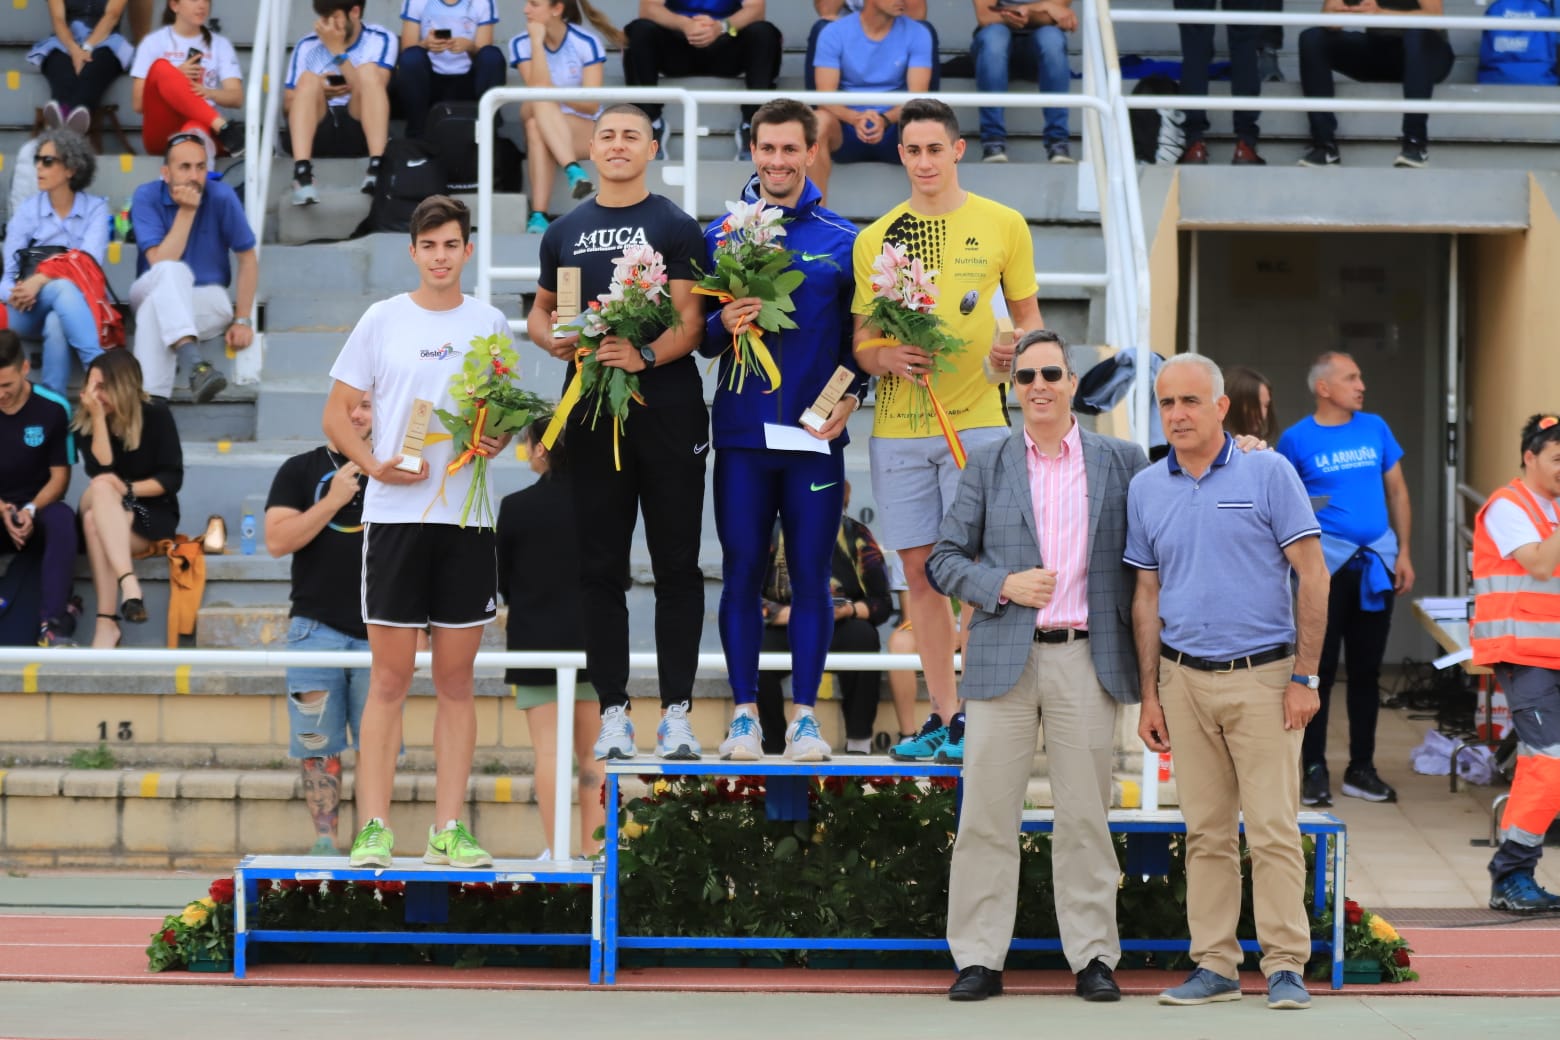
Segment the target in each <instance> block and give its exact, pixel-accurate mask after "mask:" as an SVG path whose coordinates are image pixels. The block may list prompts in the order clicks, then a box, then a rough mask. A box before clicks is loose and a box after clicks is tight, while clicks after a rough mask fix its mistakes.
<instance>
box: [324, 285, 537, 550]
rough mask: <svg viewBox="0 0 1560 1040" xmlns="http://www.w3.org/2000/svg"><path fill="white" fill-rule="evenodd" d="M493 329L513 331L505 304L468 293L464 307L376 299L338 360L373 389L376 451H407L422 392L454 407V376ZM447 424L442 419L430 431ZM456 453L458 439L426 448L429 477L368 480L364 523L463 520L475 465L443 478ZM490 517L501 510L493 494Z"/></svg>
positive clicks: (350, 380) (354, 382)
mask: <svg viewBox="0 0 1560 1040" xmlns="http://www.w3.org/2000/svg"><path fill="white" fill-rule="evenodd" d="M494 333H499V334H502V335H503V336H505V337H508V336H509V323H508V321H507V320H506V319H505V318H504V315H503V313H502V312H501V311H499V310H498V308H496V307H493V306H490V305H488V304H486V303H482V302H481V301H479V300H474V299H472V298H471V297H470V296H465V297H462V302H461V305H460V306H459V307H456V308H455V309H453V310H448V311H430V310H426V309H425V308H423V307H419V306H418V305H417V304H416V303H414V302H412V297H411V295H410V294H409V293H402V294H401V295H399V296H392V297H391V298H390V299H388V300H382V301H380V302H379V303H376V304H374V305H373V306H372V307H370V308H369V309H368V310H367V311H366V312H364V314H363V317H361V318H359V319H358V323H357V326H356V327H355V328H354V329H353V330H352V335H350V336H348V337H347V344H346V346H344V347H342V348H341V355H340V356H339V357H337V358H336V363H335V364H334V365H332V366H331V369H330V375H331V378H332V379H337V380H340V381H341V382H343V383H346V384H347V385H348V386H350V387H354V388H356V389H358V390H372V391H373V393H374V429H375V430H376V431H378V433H377V436H375V437H374V457H375V458H377V459H379V460H381V461H388V460H390V459H393V458H395V457H396V456H397V455H399V454H401V441H402V440H403V439H404V438H405V436H406V423H407V420H408V418H410V416H411V414H412V402H413V401H414V400H417V399H418V398H421V399H422V400H424V401H432V402H433V406H434V407H435V408H442V409H444V410H445V411H448V412H454V411H455V410H456V408H455V401H454V399H453V398H452V397H451V396H450V379H451V378H452V377H453V376H454V375H455V374H456V373H458V372H459V371H460V369H461V363H462V362H463V361H464V360H465V356H466V351H468V350H470V349H471V341H472V340H473V339H475V338H476V337H478V336H490V335H493V334H494ZM442 429H443V427H442V426H441V425H440V423H439V420H438V417H437V416H435V417H434V419H433V421H432V422H431V423H430V424H429V425H428V431H429V432H430V433H438V432H440V431H441V430H442ZM454 458H455V445H454V443H453V441H450V440H441V441H440V442H439V443H437V444H429V445H426V446H425V447H424V448H423V462H424V464H425V465H426V466H427V467H428V473H429V476H428V479H427V480H423V481H420V482H418V483H416V484H383V483H380V482H379V481H377V480H370V481H369V482H368V493H367V494H366V495H365V496H364V498H363V521H364V522H365V523H372V524H416V523H430V524H458V523H460V511H461V505H462V504H463V503H464V502H465V501H466V492H467V491H468V490H470V488H471V466H469V465H467V466H463V467H461V469H460V470H459V471H458V472H456V473H455V474H453V475H452V476H450V477H449V478H448V479H447V480H445V481H444V497H443V498H440V497H439V481H440V480H441V479H442V478H443V477H444V467H445V466H447V465H449V463H450V462H451V461H452V460H453V459H454ZM488 506H489V515H496V512H497V511H496V510H495V509H494V508H493V503H492V501H491V494H490V495H489V502H488Z"/></svg>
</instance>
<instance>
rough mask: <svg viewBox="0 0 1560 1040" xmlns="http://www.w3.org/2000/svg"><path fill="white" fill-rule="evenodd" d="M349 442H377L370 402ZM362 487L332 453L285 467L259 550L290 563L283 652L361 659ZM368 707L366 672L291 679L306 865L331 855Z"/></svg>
mask: <svg viewBox="0 0 1560 1040" xmlns="http://www.w3.org/2000/svg"><path fill="white" fill-rule="evenodd" d="M350 418H351V420H352V430H353V433H354V434H356V435H357V436H358V439H360V440H362V441H364V442H365V443H366V442H368V441H369V439H370V438H371V437H373V435H374V414H373V405H372V404H371V403H370V395H369V394H364V395H363V399H362V400H361V401H360V402H359V403H358V404H357V406H356V407H354V408H353V409H352V411H351V413H350ZM367 486H368V478H367V477H365V476H364V475H363V471H362V470H361V469H359V468H358V465H357V463H355V462H353V461H352V460H351V459H349V458H347V456H346V455H345V454H343V453H342V452H341V450H340V449H339V448H338V447H337V446H336V445H334V444H331V443H329V442H326V443H325V444H322V445H320V446H319V447H317V448H313V449H311V450H310V451H306V452H304V453H303V454H301V455H294V456H293V457H292V458H290V459H288V460H287V461H286V462H284V463H282V468H281V469H279V470H277V472H276V476H275V478H273V479H272V481H271V494H270V496H269V497H267V499H266V502H265V548H266V551H267V552H269V553H270V554H271V555H272V556H273V557H280V556H287V555H289V554H291V556H292V589H291V599H292V609H291V610H289V611H288V617H290V618H291V619H292V620H291V621H290V622H289V623H288V626H287V649H289V650H367V649H368V648H369V647H368V628H367V626H366V625H364V624H363V607H362V603H361V601H360V599H359V594H360V591H361V589H362V587H363V492H364V489H365V488H366V487H367ZM367 702H368V669H367V668H309V667H292V668H288V669H287V717H288V722H289V728H290V730H291V738H290V745H289V748H288V754H289V755H290V756H291V757H293V758H296V759H298V760H300V761H301V762H302V763H303V799H304V803H305V804H306V805H307V806H308V808H309V817H310V819H312V820H313V823H314V827H313V830H314V847H313V848H311V849H310V850H309V854H310V855H311V856H334V855H336V854H337V849H336V839H337V821H338V818H339V816H340V810H341V753H342V751H344V750H346V749H347V748H349V747H353V746H355V741H356V740H357V736H358V734H359V733H360V732H362V725H363V705H364V704H366V703H367Z"/></svg>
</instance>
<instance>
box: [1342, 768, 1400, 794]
mask: <svg viewBox="0 0 1560 1040" xmlns="http://www.w3.org/2000/svg"><path fill="white" fill-rule="evenodd" d="M1343 793H1344V794H1346V795H1348V796H1349V797H1350V798H1363V799H1365V800H1366V801H1367V802H1395V801H1397V792H1396V791H1394V790H1393V789H1392V787H1391V786H1390V785H1388V783H1387V782H1386V781H1385V780H1383V779H1381V777H1379V776H1377V775H1376V767H1375V766H1350V767H1349V768H1348V769H1346V770H1344V772H1343Z"/></svg>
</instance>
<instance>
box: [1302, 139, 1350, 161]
mask: <svg viewBox="0 0 1560 1040" xmlns="http://www.w3.org/2000/svg"><path fill="white" fill-rule="evenodd" d="M1342 162H1343V160H1342V159H1340V158H1339V157H1338V146H1337V144H1335V143H1334V142H1332V141H1327V142H1324V143H1322V144H1313V145H1311V147H1310V148H1307V149H1306V152H1305V154H1304V155H1302V156H1301V157H1300V165H1301V166H1337V165H1339V164H1340V163H1342Z"/></svg>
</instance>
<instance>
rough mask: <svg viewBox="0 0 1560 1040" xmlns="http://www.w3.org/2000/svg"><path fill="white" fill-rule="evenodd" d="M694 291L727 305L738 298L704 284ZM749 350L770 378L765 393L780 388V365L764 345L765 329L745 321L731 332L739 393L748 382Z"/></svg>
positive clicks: (756, 363) (755, 362) (765, 374)
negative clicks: (744, 348)
mask: <svg viewBox="0 0 1560 1040" xmlns="http://www.w3.org/2000/svg"><path fill="white" fill-rule="evenodd" d="M693 291H694V293H696V294H697V295H699V296H711V297H714V298H715V299H716V300H718V301H719V302H720V304H721V306H725V305H726V304H728V303H730V302H732V301H733V300H735V299H736V297H735V296H733V295H731V294H730V293H729V292H726V291H725V290H724V289H707V288H705V287H704V286H702V285H695V286H694V287H693ZM743 343H746V344H747V350H746V351H744V350H743V346H742V345H743ZM749 352H751V353H752V355H753V357H752V362H751V363H752V364H755V365H757V366H758V367H759V369H760V370H761V371H762V372H763V373H764V377H765V378H766V379H768V380H769V389H768V390H765V391H764V393H766V394H772V393H774V392H775V391H776V390H778V389H780V366H779V365H777V364H775V357H774V355H773V354H771V353H770V351H769V348H768V347H767V346H765V345H764V333H763V330H762V329H759V328H756V327H755V326H753V325H752V324H750V323H748V322H745V321H744V322H743V323H742V327H741V328H739V329H737V331H735V332H733V333H732V334H731V354H732V359H733V360H734V361H735V362H736V365H737V373H736V382H737V385H736V391H737V393H739V394H740V393H741V392H742V387H743V385H744V384H745V383H746V382H747V369H748V364H749V361H748V353H749ZM719 361H720V358H716V359H715V360H714V361H712V362H710V364H711V365H714V364H716V363H718V362H719Z"/></svg>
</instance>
